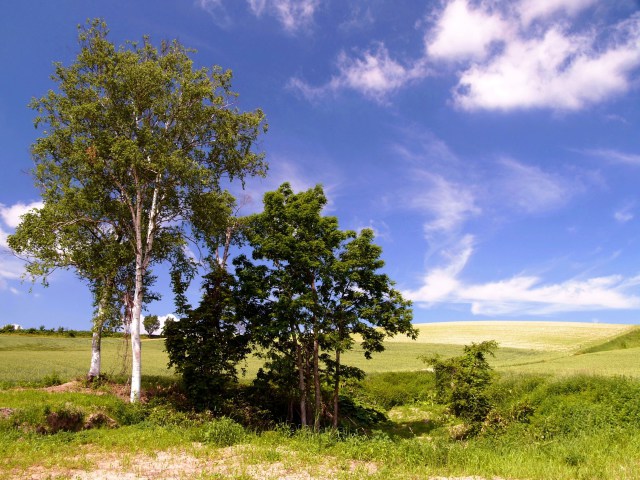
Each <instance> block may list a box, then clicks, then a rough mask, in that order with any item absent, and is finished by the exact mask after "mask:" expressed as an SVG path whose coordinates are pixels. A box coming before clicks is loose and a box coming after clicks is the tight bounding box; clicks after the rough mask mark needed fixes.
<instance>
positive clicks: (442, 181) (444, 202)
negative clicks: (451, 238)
mask: <svg viewBox="0 0 640 480" xmlns="http://www.w3.org/2000/svg"><path fill="white" fill-rule="evenodd" d="M413 178H414V180H415V181H419V182H420V184H421V189H422V191H420V192H414V193H413V194H412V195H413V198H410V199H409V202H410V205H411V206H412V207H413V208H416V209H419V210H421V211H422V212H424V213H426V214H427V215H428V216H430V217H431V218H430V220H429V221H428V222H427V223H426V224H425V226H424V229H425V233H426V234H427V237H431V236H432V235H434V234H442V233H445V234H446V233H452V232H455V231H456V230H458V229H459V228H460V227H461V226H462V225H463V224H464V222H465V221H466V220H467V219H468V218H469V217H471V216H473V215H477V214H479V213H480V208H479V207H478V206H477V205H476V199H475V196H474V194H473V192H472V191H471V188H470V187H468V186H465V185H460V184H456V183H454V182H452V181H449V180H447V179H446V178H444V177H442V176H440V175H437V174H433V173H429V172H425V171H422V172H420V171H416V172H414V176H413Z"/></svg>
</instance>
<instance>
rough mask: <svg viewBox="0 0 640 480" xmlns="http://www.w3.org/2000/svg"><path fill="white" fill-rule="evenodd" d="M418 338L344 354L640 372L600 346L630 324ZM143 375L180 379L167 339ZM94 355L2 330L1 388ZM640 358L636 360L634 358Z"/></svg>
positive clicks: (453, 331)
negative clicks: (482, 358) (476, 356)
mask: <svg viewBox="0 0 640 480" xmlns="http://www.w3.org/2000/svg"><path fill="white" fill-rule="evenodd" d="M417 327H418V329H419V331H420V335H419V336H418V340H417V341H412V340H410V339H408V338H406V337H396V338H391V339H388V340H387V342H386V351H384V352H382V353H379V354H376V355H374V357H373V358H372V359H371V360H366V359H365V358H364V357H363V355H362V350H361V349H360V348H358V347H357V345H356V348H355V349H354V350H353V351H351V352H348V353H347V354H345V355H344V361H345V362H346V363H347V364H350V365H355V366H357V367H359V368H362V369H363V370H364V371H365V372H367V373H378V372H387V371H414V370H422V369H424V368H425V365H424V363H423V362H422V360H420V357H421V356H427V357H429V356H433V355H441V356H443V357H449V356H453V355H458V354H460V353H461V352H462V346H463V345H465V344H469V343H471V342H481V341H483V340H496V341H497V342H498V343H499V345H500V349H499V350H498V351H497V353H496V357H495V359H493V360H492V364H493V365H494V366H495V367H496V368H497V369H498V370H499V371H505V372H510V373H536V374H553V375H558V374H559V375H562V374H573V373H588V374H601V375H626V376H633V377H637V376H640V355H634V352H635V354H638V353H640V349H638V348H637V347H640V345H638V344H637V343H633V341H629V342H627V344H625V342H623V341H620V342H619V343H620V345H622V346H624V347H626V348H622V347H620V348H615V349H613V350H607V351H603V352H599V351H593V352H592V353H583V354H580V355H577V353H578V352H582V351H585V352H588V351H589V349H591V350H593V349H594V348H595V349H596V350H597V347H598V345H600V344H605V343H607V342H615V340H616V339H617V338H620V337H621V336H623V335H625V334H631V336H630V338H635V337H633V335H636V336H637V332H638V331H640V329H638V328H637V327H634V326H629V325H614V324H599V323H568V322H451V323H433V324H420V325H417ZM103 349H104V354H103V371H104V372H105V373H107V374H108V375H109V376H118V375H126V374H127V372H128V368H129V361H130V359H129V358H130V357H128V355H129V351H128V348H127V345H126V343H124V340H123V339H121V338H106V339H104V340H103ZM142 352H143V353H142V355H143V362H142V365H143V375H144V376H173V371H172V370H168V369H167V356H166V353H165V352H164V342H163V340H162V339H150V340H149V339H144V340H143V341H142ZM90 356H91V339H90V338H67V337H47V336H26V335H24V336H23V335H15V334H12V335H0V385H1V384H4V385H11V384H24V383H28V382H33V383H37V382H39V381H41V380H42V379H44V378H46V377H51V376H56V377H58V378H60V379H61V380H65V381H66V380H70V379H73V378H76V377H79V376H82V375H84V374H85V373H86V370H87V369H88V366H89V359H90ZM636 356H637V357H638V358H637V359H636V358H635V357H636ZM260 365H261V362H260V360H258V359H256V358H249V359H248V361H247V364H246V371H247V374H246V377H245V380H247V379H250V378H253V376H254V375H255V373H256V371H257V369H258V368H259V366H260Z"/></svg>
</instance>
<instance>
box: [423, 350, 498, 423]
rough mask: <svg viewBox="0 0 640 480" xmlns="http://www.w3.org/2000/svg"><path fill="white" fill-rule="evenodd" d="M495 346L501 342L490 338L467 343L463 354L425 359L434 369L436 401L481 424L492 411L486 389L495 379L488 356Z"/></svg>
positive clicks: (458, 415)
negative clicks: (493, 378)
mask: <svg viewBox="0 0 640 480" xmlns="http://www.w3.org/2000/svg"><path fill="white" fill-rule="evenodd" d="M496 348H498V344H497V343H496V342H495V341H494V340H491V341H486V342H481V343H472V344H471V345H466V346H465V347H464V353H463V354H462V355H460V356H458V357H453V358H449V359H447V360H440V359H439V358H438V357H432V358H425V359H424V360H425V362H426V363H427V364H428V365H431V366H432V367H433V370H434V372H435V381H436V394H437V400H438V401H439V402H441V403H444V404H446V405H447V406H448V407H449V409H450V410H451V412H452V413H453V414H454V415H455V416H456V417H458V418H461V419H463V420H465V421H467V422H471V423H479V422H483V421H484V420H485V418H486V417H487V415H488V413H489V412H490V411H491V408H492V403H491V401H490V399H489V396H488V394H487V388H488V387H489V385H490V384H491V381H492V370H493V369H492V368H491V366H490V365H489V363H488V362H487V359H486V356H487V355H493V352H494V350H495V349H496Z"/></svg>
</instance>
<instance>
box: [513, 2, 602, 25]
mask: <svg viewBox="0 0 640 480" xmlns="http://www.w3.org/2000/svg"><path fill="white" fill-rule="evenodd" d="M596 2H597V0H523V1H522V2H520V4H519V5H518V7H517V8H518V12H519V14H520V18H521V19H522V21H523V23H525V24H526V25H528V24H529V23H531V22H532V21H534V20H537V19H545V18H548V17H550V16H552V15H555V14H557V13H558V12H561V13H564V14H565V15H568V16H574V15H576V14H578V13H580V12H581V11H582V10H584V9H586V8H588V7H590V6H592V5H593V4H595V3H596Z"/></svg>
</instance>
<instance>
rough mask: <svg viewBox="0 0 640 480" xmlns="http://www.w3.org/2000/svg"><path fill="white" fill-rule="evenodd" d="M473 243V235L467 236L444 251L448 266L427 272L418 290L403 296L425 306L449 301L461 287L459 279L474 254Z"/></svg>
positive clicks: (443, 254) (407, 292)
mask: <svg viewBox="0 0 640 480" xmlns="http://www.w3.org/2000/svg"><path fill="white" fill-rule="evenodd" d="M473 241H474V238H473V236H472V235H465V236H464V237H462V239H461V240H460V241H459V242H458V243H457V245H455V246H454V247H453V248H452V249H449V250H445V251H443V252H442V256H443V257H444V258H445V259H446V261H447V264H446V265H445V266H443V267H438V268H434V269H432V270H431V271H429V272H427V274H426V275H425V276H424V278H423V280H422V286H421V287H420V288H419V289H418V290H414V291H406V292H403V295H404V296H405V297H406V298H408V299H410V300H413V301H414V302H416V303H420V304H423V305H424V304H426V305H432V304H434V303H437V302H447V301H449V299H450V298H451V297H452V295H455V292H456V291H457V290H458V289H459V288H460V286H461V283H460V281H459V280H458V278H457V277H458V275H459V274H460V272H462V270H463V269H464V267H465V266H466V264H467V262H468V261H469V258H470V257H471V254H472V253H473Z"/></svg>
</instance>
